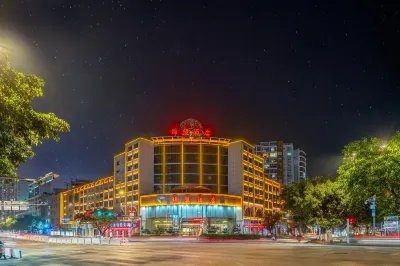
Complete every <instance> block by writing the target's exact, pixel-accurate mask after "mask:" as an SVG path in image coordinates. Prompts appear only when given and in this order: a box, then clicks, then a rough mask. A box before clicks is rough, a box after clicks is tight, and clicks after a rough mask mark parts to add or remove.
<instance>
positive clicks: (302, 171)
mask: <svg viewBox="0 0 400 266" xmlns="http://www.w3.org/2000/svg"><path fill="white" fill-rule="evenodd" d="M256 153H257V154H258V155H260V156H262V157H263V158H264V174H265V175H266V176H268V177H270V178H271V179H272V180H274V181H277V182H279V183H281V184H283V185H289V184H291V183H293V182H299V181H300V180H301V179H306V170H307V163H306V162H307V161H306V153H305V152H304V151H303V150H300V149H294V145H293V143H284V142H283V141H268V142H260V143H259V144H258V145H256Z"/></svg>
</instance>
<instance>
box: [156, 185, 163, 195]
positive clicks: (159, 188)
mask: <svg viewBox="0 0 400 266" xmlns="http://www.w3.org/2000/svg"><path fill="white" fill-rule="evenodd" d="M161 192H162V186H161V185H156V186H154V193H156V194H161Z"/></svg>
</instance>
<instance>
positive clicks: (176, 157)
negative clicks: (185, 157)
mask: <svg viewBox="0 0 400 266" xmlns="http://www.w3.org/2000/svg"><path fill="white" fill-rule="evenodd" d="M166 161H167V163H180V162H181V155H180V154H167V155H166Z"/></svg>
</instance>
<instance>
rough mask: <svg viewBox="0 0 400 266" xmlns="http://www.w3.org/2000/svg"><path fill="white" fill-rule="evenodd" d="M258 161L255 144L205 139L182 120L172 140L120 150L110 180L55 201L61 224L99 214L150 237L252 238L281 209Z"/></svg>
mask: <svg viewBox="0 0 400 266" xmlns="http://www.w3.org/2000/svg"><path fill="white" fill-rule="evenodd" d="M263 162H264V160H263V158H262V157H261V156H258V155H257V154H256V151H255V146H254V145H251V144H249V143H247V142H245V141H242V140H238V141H231V140H230V139H225V138H214V137H211V136H210V130H208V129H203V126H202V125H201V124H200V122H198V121H197V120H195V119H187V120H185V121H183V122H182V123H181V124H180V126H179V128H178V127H177V128H174V129H173V130H171V136H166V137H153V138H149V139H148V138H137V139H134V140H132V141H129V142H128V143H126V144H125V147H124V151H123V152H122V153H120V154H117V155H116V156H115V157H114V173H113V176H111V177H108V178H105V179H100V180H98V181H95V182H93V183H90V184H86V185H83V186H81V187H77V188H74V189H72V190H69V191H66V192H64V193H63V194H62V198H63V199H62V200H61V201H60V202H62V203H61V204H62V206H61V208H60V210H61V211H62V214H61V215H60V217H64V221H67V222H65V223H66V224H71V221H74V215H75V214H77V213H82V212H85V210H91V209H96V208H103V207H104V208H109V209H112V210H113V211H114V212H115V213H117V214H119V216H120V217H121V220H125V221H130V222H131V223H125V225H126V224H127V225H128V227H130V226H133V227H134V228H139V227H141V228H142V229H143V230H146V231H147V230H148V231H150V232H154V231H156V230H163V231H167V232H179V233H180V234H184V235H197V234H200V233H201V232H221V231H225V232H227V231H228V232H230V231H232V230H233V229H234V228H237V229H239V230H240V231H242V232H250V231H253V232H254V229H257V230H258V229H261V228H263V227H264V225H263V224H262V221H263V218H262V217H263V214H264V212H266V211H274V210H279V209H280V185H279V183H277V182H274V181H272V180H271V179H268V178H267V177H266V176H264V170H263ZM68 220H69V221H68ZM139 221H140V222H139ZM72 223H73V222H72ZM135 223H136V224H135ZM118 229H121V228H120V226H119V227H118ZM121 230H123V229H121ZM133 231H134V230H133ZM121 233H122V232H119V233H117V234H121ZM114 235H115V233H114ZM124 235H128V232H125V233H124Z"/></svg>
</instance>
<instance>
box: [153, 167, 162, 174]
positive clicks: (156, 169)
mask: <svg viewBox="0 0 400 266" xmlns="http://www.w3.org/2000/svg"><path fill="white" fill-rule="evenodd" d="M161 173H162V167H161V165H155V166H154V174H155V175H156V174H161Z"/></svg>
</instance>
